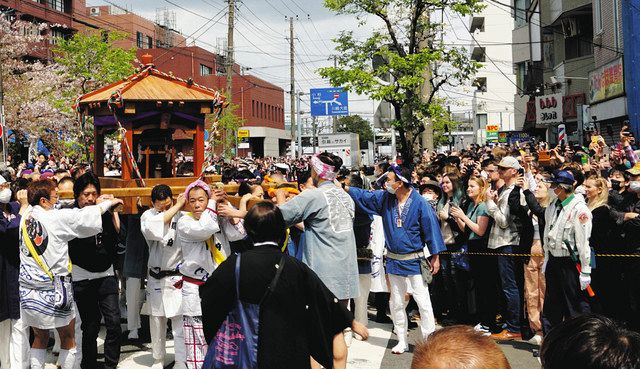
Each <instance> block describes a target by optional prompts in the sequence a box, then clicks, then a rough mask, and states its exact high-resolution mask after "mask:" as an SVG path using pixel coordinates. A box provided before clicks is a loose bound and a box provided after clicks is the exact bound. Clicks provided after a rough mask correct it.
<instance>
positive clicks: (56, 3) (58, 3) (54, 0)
mask: <svg viewBox="0 0 640 369" xmlns="http://www.w3.org/2000/svg"><path fill="white" fill-rule="evenodd" d="M47 6H49V8H51V9H54V10H57V11H59V12H65V11H66V7H65V6H64V0H47Z"/></svg>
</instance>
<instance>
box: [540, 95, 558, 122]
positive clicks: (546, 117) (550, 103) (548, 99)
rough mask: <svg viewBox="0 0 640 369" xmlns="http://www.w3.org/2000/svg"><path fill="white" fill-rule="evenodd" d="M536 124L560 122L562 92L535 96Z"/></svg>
mask: <svg viewBox="0 0 640 369" xmlns="http://www.w3.org/2000/svg"><path fill="white" fill-rule="evenodd" d="M536 113H537V114H536V124H547V125H548V124H551V123H560V122H562V94H552V95H543V96H537V97H536Z"/></svg>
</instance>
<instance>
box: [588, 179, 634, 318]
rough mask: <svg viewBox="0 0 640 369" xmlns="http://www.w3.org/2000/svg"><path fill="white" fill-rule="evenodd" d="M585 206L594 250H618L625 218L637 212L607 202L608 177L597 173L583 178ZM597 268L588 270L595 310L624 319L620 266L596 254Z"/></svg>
mask: <svg viewBox="0 0 640 369" xmlns="http://www.w3.org/2000/svg"><path fill="white" fill-rule="evenodd" d="M584 188H585V195H586V200H587V206H588V207H589V210H591V214H592V215H593V221H592V224H593V229H592V231H591V238H589V244H590V246H591V249H592V250H594V251H595V252H596V254H602V253H606V254H608V253H620V252H623V251H624V250H623V249H622V248H620V245H621V244H622V240H621V237H620V234H621V233H622V229H621V227H620V226H619V225H621V224H622V223H623V221H624V220H631V219H633V218H635V217H637V216H638V214H636V213H620V212H617V211H615V210H613V209H612V208H611V207H609V205H608V199H609V189H608V186H607V181H606V180H605V179H604V178H600V177H595V176H594V177H589V178H588V179H587V180H586V181H585V182H584ZM596 266H597V267H596V268H595V269H593V271H592V272H591V274H592V276H591V278H592V287H593V290H594V291H595V292H596V298H595V304H594V306H593V310H594V312H597V313H600V314H603V315H606V316H608V317H610V318H614V319H623V318H624V315H623V308H624V307H623V305H624V304H623V302H622V299H621V297H622V296H624V290H623V288H622V286H623V285H624V283H623V282H622V268H620V264H619V261H618V260H616V259H615V258H606V257H602V258H597V260H596Z"/></svg>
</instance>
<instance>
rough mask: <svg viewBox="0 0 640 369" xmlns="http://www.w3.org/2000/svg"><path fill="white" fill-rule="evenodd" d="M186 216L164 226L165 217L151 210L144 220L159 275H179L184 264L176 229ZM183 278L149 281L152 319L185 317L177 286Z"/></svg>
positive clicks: (151, 258) (152, 262)
mask: <svg viewBox="0 0 640 369" xmlns="http://www.w3.org/2000/svg"><path fill="white" fill-rule="evenodd" d="M181 216H182V213H180V212H178V213H177V214H176V215H175V216H174V217H173V219H171V222H169V223H168V224H165V223H164V219H163V218H164V213H163V212H158V211H157V210H156V209H153V208H151V209H149V210H147V211H145V212H144V213H143V214H142V217H141V218H140V229H141V231H142V235H143V236H144V238H145V240H146V241H147V245H149V262H148V266H149V269H153V270H155V271H177V270H178V264H180V262H181V261H182V249H181V248H180V244H179V243H178V242H177V240H176V227H177V223H178V220H179V219H180V217H181ZM181 279H182V277H181V276H180V275H175V276H168V277H164V278H162V279H156V278H153V277H149V278H148V282H147V305H148V306H149V308H150V313H151V315H152V316H162V317H167V318H172V317H175V316H178V315H182V292H181V291H180V289H179V288H176V287H175V284H176V283H178V282H180V280H181Z"/></svg>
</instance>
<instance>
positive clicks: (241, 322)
mask: <svg viewBox="0 0 640 369" xmlns="http://www.w3.org/2000/svg"><path fill="white" fill-rule="evenodd" d="M284 263H285V256H284V255H283V256H282V257H281V258H280V261H279V262H278V271H277V272H276V275H275V277H273V280H272V281H271V283H270V284H269V287H268V288H267V291H266V292H265V294H264V296H262V299H261V300H260V302H259V303H258V304H248V303H244V302H242V301H241V300H240V254H238V258H237V259H236V266H235V278H236V301H235V304H234V307H233V309H231V311H230V312H229V314H228V315H227V318H226V319H225V320H224V322H222V325H221V326H220V329H218V332H217V333H216V336H215V337H214V338H213V339H212V340H211V342H210V343H209V350H208V351H207V354H206V356H205V358H204V363H203V364H202V368H203V369H232V368H233V369H255V368H257V367H258V336H259V333H260V306H261V305H262V303H263V302H264V301H265V300H266V298H267V297H268V296H269V295H270V294H271V293H272V292H273V291H274V289H275V287H276V284H277V283H278V279H280V275H281V274H282V270H283V269H284Z"/></svg>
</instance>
